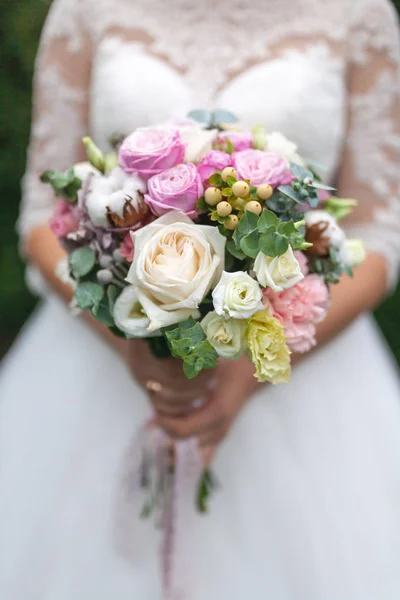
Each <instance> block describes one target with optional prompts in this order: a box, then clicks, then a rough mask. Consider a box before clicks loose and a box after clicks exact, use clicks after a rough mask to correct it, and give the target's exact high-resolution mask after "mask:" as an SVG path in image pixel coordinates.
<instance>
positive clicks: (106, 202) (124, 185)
mask: <svg viewBox="0 0 400 600" xmlns="http://www.w3.org/2000/svg"><path fill="white" fill-rule="evenodd" d="M139 192H140V194H144V193H145V192H146V184H145V182H144V181H143V179H141V178H140V177H139V175H137V174H131V175H128V174H127V173H124V171H123V170H122V169H120V168H119V167H116V168H115V169H113V170H112V171H111V173H110V174H109V175H108V176H101V177H94V178H93V179H92V181H91V183H90V189H89V191H88V193H87V195H86V208H87V211H88V213H89V217H90V220H91V221H92V223H93V225H95V226H96V227H104V228H107V227H110V223H109V222H108V220H107V210H108V209H110V211H111V212H113V213H116V214H117V215H119V216H120V217H122V216H123V209H124V206H125V203H126V200H127V199H129V201H130V202H131V204H132V206H133V208H134V209H135V210H136V212H138V213H139V212H140V210H141V207H142V205H143V197H142V196H141V195H140V194H139Z"/></svg>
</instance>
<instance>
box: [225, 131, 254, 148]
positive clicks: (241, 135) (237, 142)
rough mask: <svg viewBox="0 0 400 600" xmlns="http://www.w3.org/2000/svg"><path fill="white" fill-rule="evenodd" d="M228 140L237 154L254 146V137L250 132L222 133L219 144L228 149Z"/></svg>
mask: <svg viewBox="0 0 400 600" xmlns="http://www.w3.org/2000/svg"><path fill="white" fill-rule="evenodd" d="M226 140H229V141H230V142H231V144H232V145H233V147H234V149H235V152H241V151H242V150H248V149H249V148H251V147H252V145H253V137H252V135H251V133H250V132H249V131H221V133H220V134H219V135H218V138H217V142H218V143H219V145H220V146H221V148H223V149H226V146H227V143H226Z"/></svg>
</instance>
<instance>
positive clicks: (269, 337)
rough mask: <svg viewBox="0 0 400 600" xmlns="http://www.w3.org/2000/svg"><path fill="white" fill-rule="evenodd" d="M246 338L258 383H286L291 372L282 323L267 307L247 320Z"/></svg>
mask: <svg viewBox="0 0 400 600" xmlns="http://www.w3.org/2000/svg"><path fill="white" fill-rule="evenodd" d="M246 339H247V346H248V348H249V351H250V355H251V359H252V361H253V363H254V365H255V367H256V373H255V377H256V378H257V380H258V381H259V382H260V383H262V382H264V381H268V382H269V383H274V384H275V383H287V382H288V381H289V380H290V374H291V368H290V351H289V349H288V347H287V345H286V338H285V333H284V329H283V325H282V324H281V323H280V322H279V321H278V320H277V319H275V317H273V316H272V315H271V313H270V311H269V310H268V309H267V308H266V309H265V310H261V311H260V312H257V313H255V314H254V315H253V316H252V317H251V318H250V319H249V320H248V322H247V330H246Z"/></svg>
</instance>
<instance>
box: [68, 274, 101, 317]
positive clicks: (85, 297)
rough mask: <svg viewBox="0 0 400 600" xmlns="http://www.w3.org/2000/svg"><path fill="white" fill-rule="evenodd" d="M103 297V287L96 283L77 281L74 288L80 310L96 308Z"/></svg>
mask: <svg viewBox="0 0 400 600" xmlns="http://www.w3.org/2000/svg"><path fill="white" fill-rule="evenodd" d="M103 297H104V288H103V287H102V286H101V285H100V284H98V283H92V282H91V281H84V282H82V283H78V285H77V287H76V290H75V298H76V302H77V304H78V307H79V308H81V309H82V310H87V309H96V310H97V309H98V307H99V306H100V302H101V301H102V300H103Z"/></svg>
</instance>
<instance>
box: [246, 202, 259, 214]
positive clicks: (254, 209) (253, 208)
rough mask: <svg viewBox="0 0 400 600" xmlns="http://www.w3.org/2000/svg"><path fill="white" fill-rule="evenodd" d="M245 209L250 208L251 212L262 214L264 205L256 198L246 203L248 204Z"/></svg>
mask: <svg viewBox="0 0 400 600" xmlns="http://www.w3.org/2000/svg"><path fill="white" fill-rule="evenodd" d="M244 210H249V211H250V212H252V213H255V214H256V215H261V213H262V206H261V204H260V203H259V202H257V201H256V200H251V201H250V202H248V203H247V204H246V206H245V207H244Z"/></svg>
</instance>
